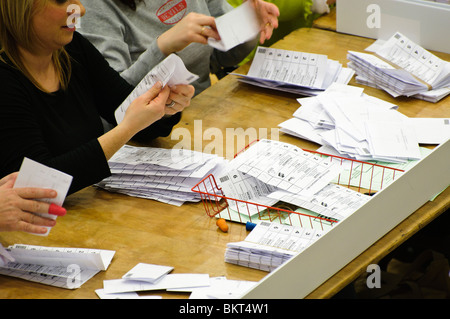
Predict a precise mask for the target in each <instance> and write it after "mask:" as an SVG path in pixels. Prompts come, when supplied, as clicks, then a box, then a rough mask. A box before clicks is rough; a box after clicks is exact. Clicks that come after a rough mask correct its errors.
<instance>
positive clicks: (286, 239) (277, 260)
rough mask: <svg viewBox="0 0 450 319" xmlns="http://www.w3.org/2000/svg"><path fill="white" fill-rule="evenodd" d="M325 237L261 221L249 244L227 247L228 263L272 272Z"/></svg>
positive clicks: (305, 230)
mask: <svg viewBox="0 0 450 319" xmlns="http://www.w3.org/2000/svg"><path fill="white" fill-rule="evenodd" d="M324 233H325V232H324V231H322V230H313V229H309V228H303V227H299V226H291V225H280V224H277V223H271V222H268V221H261V222H259V223H258V224H257V225H256V226H255V228H253V230H252V231H251V232H250V234H249V235H248V236H247V237H246V238H245V240H243V241H241V242H233V243H228V244H227V249H226V251H225V262H228V263H232V264H237V265H240V266H245V267H250V268H255V269H260V270H263V271H269V272H270V271H273V270H275V269H276V268H277V267H279V266H280V265H282V264H283V263H285V262H286V261H288V260H289V259H291V258H292V257H293V256H295V255H297V254H298V253H300V252H302V251H303V250H305V249H306V248H307V247H309V246H310V245H311V244H313V243H314V242H315V241H317V240H318V239H319V238H320V237H321V236H322V235H323V234H324Z"/></svg>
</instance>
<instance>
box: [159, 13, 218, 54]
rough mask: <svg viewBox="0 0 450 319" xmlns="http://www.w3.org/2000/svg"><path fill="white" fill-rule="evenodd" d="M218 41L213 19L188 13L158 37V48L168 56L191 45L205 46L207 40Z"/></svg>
mask: <svg viewBox="0 0 450 319" xmlns="http://www.w3.org/2000/svg"><path fill="white" fill-rule="evenodd" d="M209 37H210V38H214V39H216V40H220V36H219V33H218V32H217V29H216V22H215V20H214V17H210V16H207V15H204V14H199V13H195V12H190V13H189V14H188V15H187V16H186V17H184V18H183V19H181V21H180V22H178V23H177V24H176V25H174V26H173V27H172V28H170V29H169V30H167V31H166V32H164V33H163V34H161V35H160V36H159V37H158V40H157V43H158V47H159V49H160V50H161V52H162V53H164V54H165V55H169V54H171V53H174V52H178V51H181V50H183V49H184V48H185V47H187V46H188V45H189V44H191V43H194V42H196V43H201V44H207V43H208V38H209Z"/></svg>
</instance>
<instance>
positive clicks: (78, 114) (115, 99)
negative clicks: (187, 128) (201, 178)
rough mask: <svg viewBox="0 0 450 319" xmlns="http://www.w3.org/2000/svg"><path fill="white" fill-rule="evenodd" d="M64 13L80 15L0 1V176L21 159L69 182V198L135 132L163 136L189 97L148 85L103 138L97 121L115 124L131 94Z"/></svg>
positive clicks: (47, 5)
mask: <svg viewBox="0 0 450 319" xmlns="http://www.w3.org/2000/svg"><path fill="white" fill-rule="evenodd" d="M71 8H77V9H78V10H75V11H78V13H79V15H80V16H83V15H84V13H85V9H84V7H83V5H82V4H81V3H80V1H78V0H20V1H17V0H2V1H0V83H1V85H0V96H1V99H0V147H1V149H2V156H1V157H0V176H6V175H8V174H10V173H12V172H15V171H17V170H18V169H19V167H20V164H21V162H22V160H23V158H24V157H29V158H31V159H33V160H35V161H37V162H40V163H42V164H45V165H47V166H50V167H53V168H56V169H58V170H61V171H63V172H66V173H67V174H70V175H72V176H73V177H74V179H73V183H72V187H71V189H70V191H69V192H70V193H71V192H74V191H77V190H79V189H81V188H84V187H86V186H89V185H91V184H93V183H96V182H98V181H100V180H102V179H103V178H105V177H107V176H109V175H110V170H109V166H108V163H107V160H108V159H109V158H110V157H111V156H112V155H113V154H114V153H115V152H116V151H117V150H119V148H120V147H122V146H123V145H124V144H125V143H127V142H128V141H129V140H130V139H131V138H133V137H135V136H136V135H137V134H138V133H139V135H140V137H141V138H147V139H151V138H156V137H158V136H167V135H168V134H169V133H170V131H171V129H172V127H173V125H175V124H176V123H177V122H178V121H179V120H180V112H181V111H182V110H183V109H184V108H185V107H187V106H188V105H189V103H190V99H191V97H192V96H193V94H194V88H193V87H192V86H189V85H179V86H177V87H176V88H174V89H170V88H168V87H164V88H163V87H161V85H160V84H159V85H155V86H154V87H153V88H151V89H150V90H149V91H148V92H146V93H145V94H143V95H142V96H140V97H138V98H137V99H136V100H135V101H133V103H132V104H131V105H130V107H129V108H128V110H127V113H126V114H125V118H124V120H123V121H122V122H121V123H120V124H119V125H116V126H115V127H114V128H113V129H112V130H110V131H108V132H107V133H104V131H103V125H102V122H101V117H103V118H104V119H106V120H108V121H109V122H111V123H113V124H116V123H115V120H114V111H115V109H116V108H117V107H118V106H119V105H120V104H121V103H122V101H123V100H124V99H125V98H126V97H127V96H128V95H129V93H130V92H131V91H132V90H133V87H132V86H131V85H130V84H129V83H128V82H126V81H125V80H124V79H123V78H121V77H120V75H119V74H118V73H117V72H116V71H114V70H113V69H112V68H110V67H109V65H108V63H107V62H106V60H105V59H104V58H103V56H102V55H101V54H100V53H99V52H98V51H97V50H96V49H95V48H94V47H93V46H92V45H91V44H90V42H89V41H87V40H86V39H85V38H84V37H83V36H81V35H80V34H79V33H78V32H76V29H75V26H74V24H72V23H71V21H72V18H73V16H74V11H73V10H72V9H71ZM172 101H173V102H175V105H174V106H173V107H170V108H169V107H167V106H166V105H167V104H169V103H171V102H172Z"/></svg>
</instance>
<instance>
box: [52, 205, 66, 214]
mask: <svg viewBox="0 0 450 319" xmlns="http://www.w3.org/2000/svg"><path fill="white" fill-rule="evenodd" d="M48 213H49V214H50V215H56V216H64V215H65V214H66V213H67V211H66V209H65V208H64V207H61V206H58V205H56V204H53V203H52V204H50V207H49V209H48Z"/></svg>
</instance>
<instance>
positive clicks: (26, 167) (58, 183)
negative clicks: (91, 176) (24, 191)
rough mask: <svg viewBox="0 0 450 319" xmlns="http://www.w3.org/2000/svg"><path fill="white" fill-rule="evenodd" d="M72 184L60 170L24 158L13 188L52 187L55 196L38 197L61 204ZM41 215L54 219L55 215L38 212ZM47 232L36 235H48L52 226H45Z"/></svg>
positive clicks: (70, 178) (69, 178)
mask: <svg viewBox="0 0 450 319" xmlns="http://www.w3.org/2000/svg"><path fill="white" fill-rule="evenodd" d="M71 184H72V176H70V175H68V174H66V173H63V172H60V171H58V170H56V169H53V168H50V167H48V166H45V165H43V164H40V163H38V162H36V161H33V160H31V159H29V158H24V160H23V162H22V165H21V167H20V170H19V175H18V176H17V179H16V181H15V182H14V188H21V187H40V188H48V189H53V190H55V191H56V192H57V196H56V197H55V198H50V199H39V200H40V201H44V202H47V203H50V204H51V203H53V204H56V205H58V206H63V203H64V200H65V198H66V195H67V192H68V191H69V188H70V185H71ZM34 214H36V215H39V216H41V217H45V218H49V219H56V216H55V215H50V214H39V213H34ZM46 228H47V232H46V233H45V234H42V235H38V236H48V234H49V233H50V230H51V228H52V227H46Z"/></svg>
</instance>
